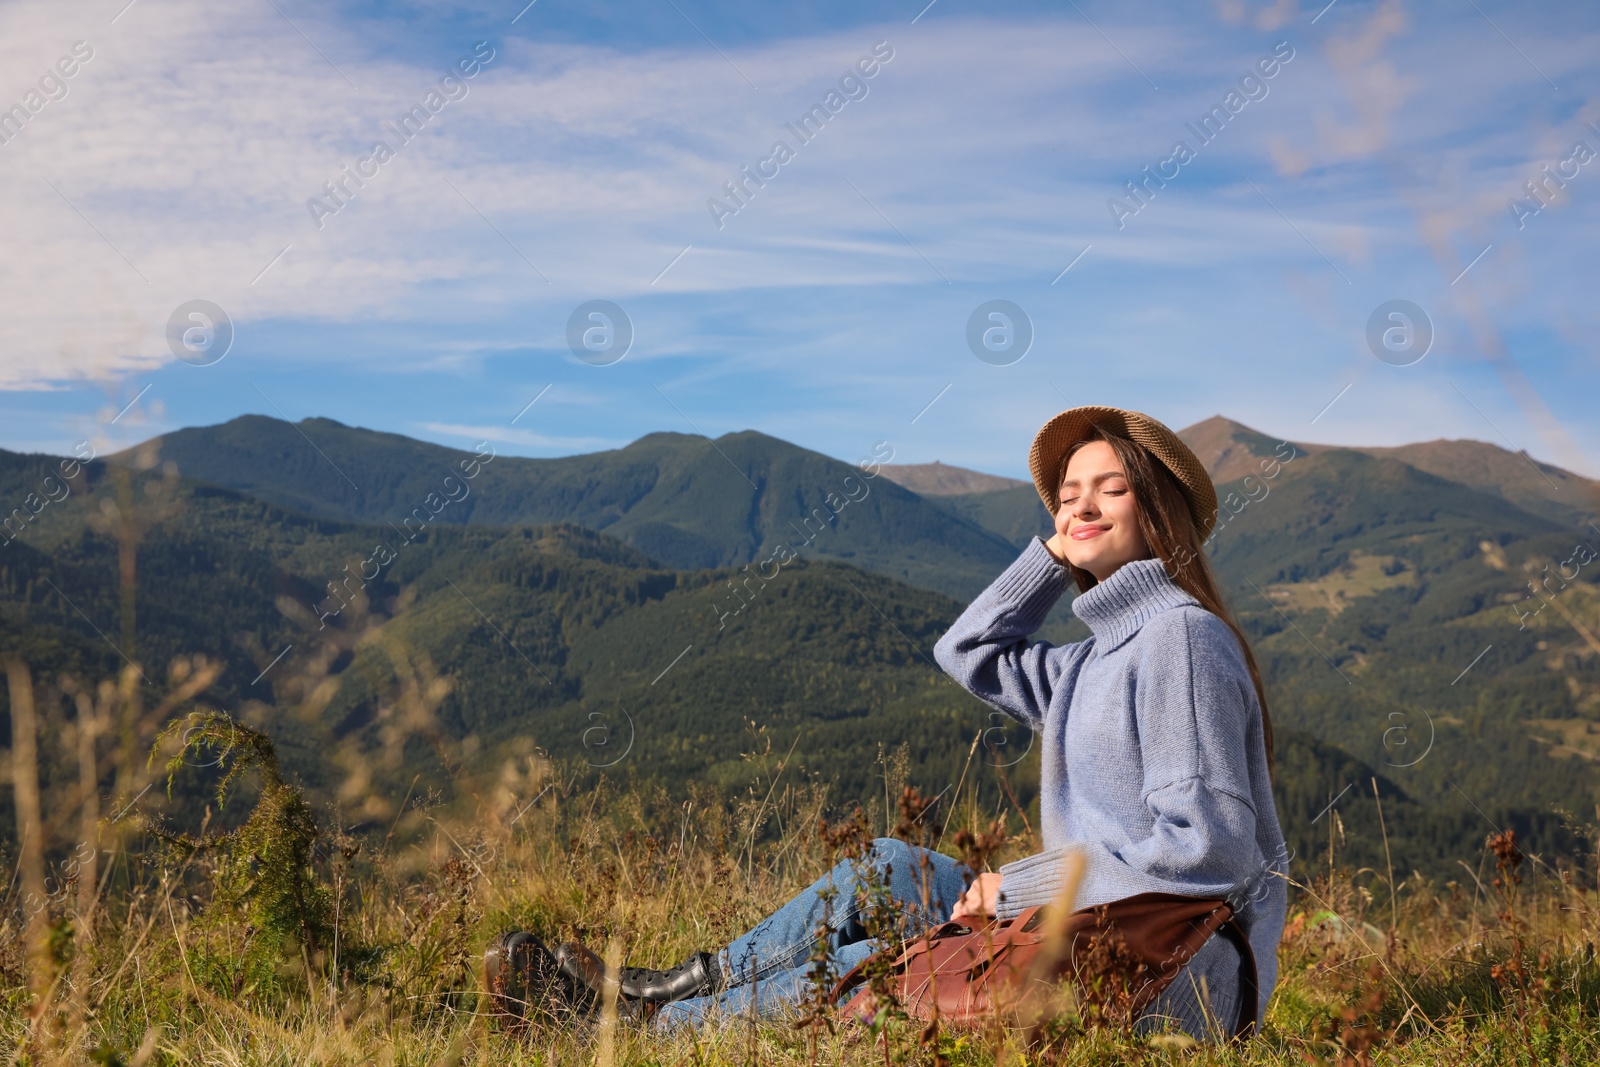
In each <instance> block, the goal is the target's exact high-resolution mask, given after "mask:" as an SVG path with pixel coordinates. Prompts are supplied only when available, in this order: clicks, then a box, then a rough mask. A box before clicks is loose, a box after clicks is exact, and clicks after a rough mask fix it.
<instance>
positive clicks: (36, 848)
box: [6, 658, 55, 1042]
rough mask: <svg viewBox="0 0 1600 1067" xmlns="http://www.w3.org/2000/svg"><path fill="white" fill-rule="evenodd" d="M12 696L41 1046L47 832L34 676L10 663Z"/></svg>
mask: <svg viewBox="0 0 1600 1067" xmlns="http://www.w3.org/2000/svg"><path fill="white" fill-rule="evenodd" d="M6 681H7V683H8V684H9V686H10V691H11V784H12V788H13V789H14V790H15V794H16V808H17V840H18V842H19V845H20V847H19V853H20V854H19V856H18V864H19V866H20V869H21V872H22V910H23V915H24V921H25V922H26V924H27V925H26V928H25V933H24V936H25V937H26V939H27V952H28V992H29V994H30V996H31V997H32V1002H31V1004H30V1007H29V1009H28V1019H29V1024H30V1026H31V1027H32V1029H33V1039H34V1041H35V1042H38V1041H39V1039H40V1037H41V1036H42V1035H41V1034H40V1028H41V1026H42V1024H43V1020H44V1019H45V1018H47V1017H48V1013H49V1010H50V990H51V988H52V986H53V985H54V983H55V974H54V971H55V964H54V959H53V957H52V955H51V952H50V916H49V914H48V909H47V900H46V894H45V886H44V829H43V827H42V826H41V825H40V820H39V748H38V724H37V722H36V720H35V717H34V704H33V676H32V675H31V674H30V673H29V671H28V667H27V664H25V663H23V662H22V661H21V660H19V659H16V658H10V659H7V660H6Z"/></svg>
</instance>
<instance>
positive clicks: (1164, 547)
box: [1056, 426, 1273, 777]
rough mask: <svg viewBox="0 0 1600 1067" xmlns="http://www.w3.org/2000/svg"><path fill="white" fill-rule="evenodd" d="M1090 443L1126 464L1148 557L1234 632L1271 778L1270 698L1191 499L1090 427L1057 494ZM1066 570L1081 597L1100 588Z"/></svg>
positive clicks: (1141, 454) (1149, 461)
mask: <svg viewBox="0 0 1600 1067" xmlns="http://www.w3.org/2000/svg"><path fill="white" fill-rule="evenodd" d="M1091 441H1104V442H1106V443H1107V444H1109V445H1110V446H1111V450H1112V451H1113V452H1115V453H1116V455H1117V459H1118V460H1119V461H1120V462H1121V463H1122V471H1123V473H1124V474H1125V475H1126V476H1127V479H1128V487H1129V488H1130V489H1132V490H1133V499H1134V502H1135V503H1136V504H1137V505H1138V516H1139V532H1140V533H1141V534H1142V535H1144V543H1145V545H1146V547H1147V548H1148V549H1149V550H1150V556H1149V557H1146V558H1155V559H1159V560H1161V562H1162V563H1163V564H1164V565H1165V566H1166V569H1167V574H1168V576H1169V577H1171V578H1172V580H1173V581H1174V582H1175V583H1176V584H1177V585H1178V586H1179V587H1180V588H1181V589H1183V591H1184V592H1186V593H1188V594H1189V595H1190V596H1192V597H1194V598H1195V599H1196V600H1198V601H1199V602H1200V606H1201V607H1203V608H1205V609H1206V610H1207V611H1209V612H1211V613H1212V614H1213V615H1215V616H1217V618H1219V619H1221V620H1222V621H1223V622H1225V623H1227V625H1228V629H1230V630H1232V631H1233V636H1234V637H1235V638H1236V639H1237V640H1238V642H1239V650H1240V651H1241V652H1243V653H1244V662H1245V666H1246V667H1248V668H1249V670H1250V681H1251V682H1252V683H1253V684H1254V685H1255V689H1256V700H1257V701H1258V702H1259V703H1260V705H1261V736H1262V740H1263V741H1264V742H1265V744H1266V749H1267V774H1268V776H1269V777H1270V776H1271V774H1272V765H1273V758H1272V756H1273V753H1272V716H1271V715H1270V714H1269V713H1268V711H1267V693H1266V689H1265V687H1264V686H1263V685H1262V684H1261V670H1260V668H1259V667H1257V665H1256V657H1255V654H1254V653H1253V652H1251V650H1250V642H1249V641H1247V640H1246V639H1245V636H1244V631H1243V630H1241V629H1240V628H1239V624H1238V623H1237V622H1235V621H1234V618H1233V613H1232V612H1231V611H1229V610H1228V608H1227V605H1226V604H1225V603H1224V602H1223V599H1222V593H1221V591H1220V590H1219V589H1218V587H1217V578H1216V575H1215V574H1214V573H1213V572H1212V570H1211V563H1210V561H1209V560H1207V559H1206V554H1205V550H1204V548H1203V547H1202V542H1201V537H1200V526H1199V524H1198V523H1197V522H1196V521H1195V517H1194V513H1193V512H1192V511H1191V510H1190V509H1189V501H1188V498H1187V497H1185V496H1184V493H1183V489H1182V487H1181V486H1180V485H1179V484H1178V479H1177V478H1176V477H1175V476H1174V475H1173V473H1172V472H1171V471H1170V470H1168V469H1167V467H1166V464H1164V463H1162V462H1161V461H1160V460H1158V459H1156V458H1155V457H1154V456H1152V455H1151V454H1150V452H1149V451H1148V450H1147V449H1145V448H1144V447H1143V446H1142V445H1140V444H1138V443H1137V442H1135V441H1131V440H1129V439H1128V438H1126V437H1122V436H1120V435H1118V434H1115V433H1111V432H1110V431H1108V430H1106V429H1104V428H1103V427H1101V426H1091V427H1090V428H1089V432H1088V433H1087V434H1086V435H1085V436H1084V438H1083V439H1082V440H1081V441H1078V442H1076V443H1075V444H1073V446H1072V447H1071V448H1069V449H1067V452H1066V455H1064V456H1062V457H1061V466H1060V468H1059V469H1058V470H1057V471H1056V487H1057V489H1058V490H1059V488H1060V486H1061V482H1062V480H1063V479H1065V478H1066V476H1067V463H1068V461H1069V460H1071V458H1072V456H1073V455H1074V454H1075V453H1076V452H1077V451H1078V449H1080V448H1082V447H1083V446H1084V445H1086V444H1088V443H1089V442H1091ZM1067 569H1068V570H1069V571H1071V572H1072V578H1073V581H1075V582H1077V584H1078V592H1080V593H1084V592H1088V591H1089V590H1090V589H1092V588H1094V587H1095V586H1096V585H1098V584H1099V579H1097V578H1095V576H1094V575H1093V574H1092V573H1090V572H1089V571H1086V570H1083V569H1082V568H1080V567H1075V566H1073V565H1072V564H1071V563H1068V564H1067Z"/></svg>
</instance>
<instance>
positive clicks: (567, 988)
mask: <svg viewBox="0 0 1600 1067" xmlns="http://www.w3.org/2000/svg"><path fill="white" fill-rule="evenodd" d="M483 978H484V986H485V988H487V989H488V991H489V999H490V1002H491V1004H492V1005H493V1008H494V1012H495V1014H496V1015H498V1016H499V1017H500V1018H501V1019H502V1021H504V1022H508V1023H512V1024H520V1023H521V1022H525V1021H526V1020H527V1019H529V1018H532V1017H534V1016H540V1015H543V1016H552V1015H556V1016H559V1015H570V1014H571V1013H572V1012H573V1011H574V1010H576V1009H577V1007H578V1006H579V1001H580V1000H581V998H580V996H579V995H578V991H577V990H576V989H574V988H573V985H572V983H571V981H570V979H568V978H567V977H566V976H565V975H564V974H563V973H562V969H561V966H560V964H559V963H558V962H557V961H556V958H555V956H554V955H553V954H552V953H551V952H550V950H549V949H547V948H545V946H544V942H542V941H540V940H539V939H538V938H537V937H535V936H533V935H532V934H530V933H528V932H526V931H524V930H508V931H506V932H505V933H503V934H501V935H500V936H499V937H497V938H495V939H494V940H493V941H491V942H490V943H489V947H488V948H487V949H485V950H484V953H483Z"/></svg>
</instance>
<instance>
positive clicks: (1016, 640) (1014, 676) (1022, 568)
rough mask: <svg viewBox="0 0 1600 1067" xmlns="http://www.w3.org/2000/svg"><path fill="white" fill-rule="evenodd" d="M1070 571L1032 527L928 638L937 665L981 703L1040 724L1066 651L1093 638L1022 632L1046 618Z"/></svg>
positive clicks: (1081, 646) (1079, 647) (1036, 725)
mask: <svg viewBox="0 0 1600 1067" xmlns="http://www.w3.org/2000/svg"><path fill="white" fill-rule="evenodd" d="M1069 577H1070V576H1069V574H1068V571H1067V568H1066V567H1064V566H1062V565H1061V564H1060V563H1059V562H1057V560H1056V558H1055V557H1054V556H1052V555H1051V554H1050V550H1049V549H1048V548H1046V547H1045V544H1044V541H1043V540H1042V539H1041V538H1039V537H1038V536H1037V535H1035V536H1034V537H1033V538H1032V540H1030V541H1029V542H1028V547H1027V548H1025V549H1023V551H1022V555H1020V556H1019V557H1017V560H1016V562H1014V563H1012V564H1011V566H1009V567H1007V568H1006V569H1005V570H1004V571H1003V572H1001V574H1000V576H999V577H998V578H996V579H995V580H994V581H993V582H992V583H991V584H990V585H989V588H987V589H985V590H984V591H983V592H982V593H980V594H978V596H977V598H976V599H974V600H973V601H972V603H971V604H969V605H968V606H967V610H966V611H964V612H962V613H961V616H960V617H959V618H958V619H956V621H955V622H954V624H952V625H951V627H950V629H949V630H948V631H946V633H945V635H944V636H943V637H941V638H940V639H939V642H938V644H936V645H934V646H933V655H934V658H935V659H937V660H938V661H939V666H940V667H942V668H944V670H945V672H946V673H947V674H949V675H950V676H951V677H952V678H954V679H955V680H956V681H957V682H959V683H961V685H962V687H963V688H965V689H966V690H968V691H969V692H971V693H972V694H973V695H974V696H976V697H978V698H979V699H980V700H982V701H984V703H986V704H989V705H991V706H992V707H996V708H999V709H1000V710H1001V711H1003V712H1005V713H1007V714H1008V715H1010V716H1012V717H1013V718H1015V719H1018V720H1019V721H1021V722H1023V723H1026V724H1027V725H1029V726H1031V727H1033V729H1035V730H1042V729H1043V728H1044V713H1045V709H1046V708H1047V707H1049V705H1050V697H1051V693H1052V692H1053V688H1054V683H1055V680H1056V678H1058V677H1059V676H1060V674H1061V669H1062V667H1063V665H1064V662H1065V659H1066V657H1067V656H1068V655H1071V654H1073V653H1074V652H1081V651H1082V650H1084V649H1086V648H1087V647H1088V645H1089V644H1090V642H1088V641H1081V642H1077V643H1075V644H1071V645H1063V646H1060V647H1057V646H1055V645H1052V644H1051V643H1050V642H1048V641H1033V642H1029V641H1027V640H1025V638H1026V637H1027V635H1028V634H1031V633H1033V632H1034V631H1035V630H1037V629H1038V628H1039V627H1040V626H1042V625H1044V620H1045V617H1046V616H1047V615H1049V614H1050V609H1051V608H1052V607H1053V606H1055V602H1056V601H1057V600H1059V599H1060V598H1061V594H1062V593H1063V592H1065V591H1066V587H1067V582H1068V580H1069Z"/></svg>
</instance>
